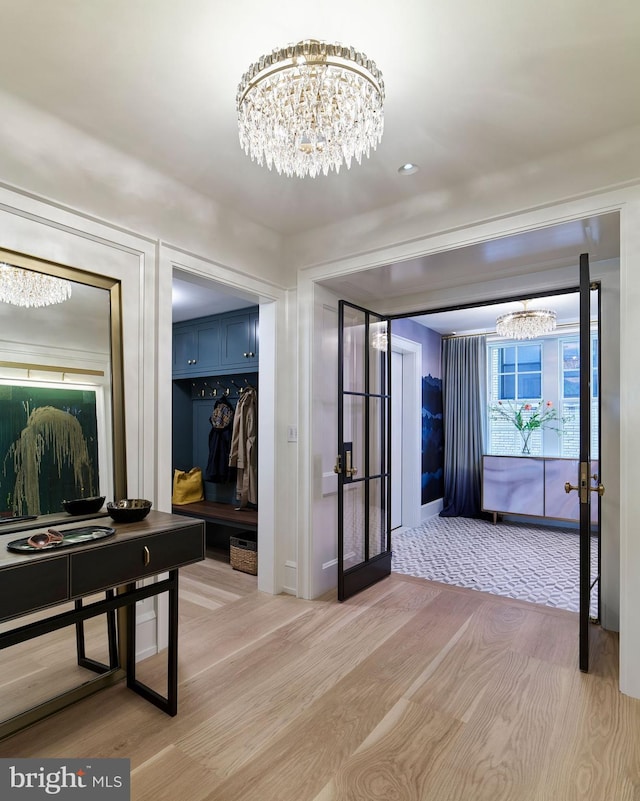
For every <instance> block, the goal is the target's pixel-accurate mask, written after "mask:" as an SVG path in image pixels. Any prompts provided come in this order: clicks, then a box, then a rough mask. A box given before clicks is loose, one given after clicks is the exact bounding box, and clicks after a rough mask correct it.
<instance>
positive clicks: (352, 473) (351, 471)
mask: <svg viewBox="0 0 640 801" xmlns="http://www.w3.org/2000/svg"><path fill="white" fill-rule="evenodd" d="M344 458H345V461H346V463H347V464H346V467H345V469H344V473H345V475H346V476H349V478H352V477H353V476H355V474H356V473H357V472H358V470H357V468H355V467H352V466H351V451H345V454H344Z"/></svg>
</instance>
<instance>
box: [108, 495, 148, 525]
mask: <svg viewBox="0 0 640 801" xmlns="http://www.w3.org/2000/svg"><path fill="white" fill-rule="evenodd" d="M150 511H151V501H145V499H144V498H123V499H122V500H121V501H113V503H112V502H111V501H110V502H109V503H108V504H107V512H109V515H110V516H111V518H112V519H113V520H115V521H116V523H135V522H136V521H138V520H142V518H143V517H146V516H147V515H148V514H149V512H150Z"/></svg>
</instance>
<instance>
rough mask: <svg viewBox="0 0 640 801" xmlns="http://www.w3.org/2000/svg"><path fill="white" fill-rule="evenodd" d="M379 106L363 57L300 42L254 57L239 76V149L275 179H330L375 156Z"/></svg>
mask: <svg viewBox="0 0 640 801" xmlns="http://www.w3.org/2000/svg"><path fill="white" fill-rule="evenodd" d="M383 103H384V82H383V80H382V73H381V72H380V70H379V69H378V68H377V66H376V65H375V63H374V62H373V61H371V59H369V58H367V56H366V55H365V54H364V53H361V52H358V51H356V50H355V49H354V48H353V47H346V46H345V45H341V44H338V43H329V42H320V41H318V40H317V39H305V40H304V41H302V42H298V43H297V44H295V45H288V46H287V47H283V48H276V49H275V50H273V52H271V53H270V54H268V55H264V56H262V57H261V58H260V59H259V60H258V61H257V62H255V63H254V64H252V65H251V66H250V67H249V69H248V70H247V72H246V73H245V74H244V75H243V76H242V80H241V81H240V84H239V86H238V94H237V97H236V107H237V112H238V129H239V135H240V145H241V146H242V148H243V149H244V151H245V153H247V155H249V156H250V157H251V159H252V160H253V161H256V162H257V163H258V164H260V165H262V164H266V165H267V167H268V168H269V169H272V168H274V167H275V169H276V171H277V172H278V173H280V174H283V175H287V176H294V175H295V176H298V177H299V178H304V177H305V176H307V175H309V176H311V177H312V178H315V177H316V176H317V175H319V174H320V173H323V174H324V175H328V174H329V171H330V170H335V171H336V173H337V172H339V170H340V167H341V165H342V164H346V167H347V169H348V168H349V167H350V166H351V162H352V160H353V159H354V158H355V160H356V161H357V162H358V164H360V163H361V161H362V157H363V156H366V157H367V158H368V157H369V156H370V153H371V150H375V149H376V147H377V145H378V143H379V142H380V140H381V139H382V132H383V128H384V114H383Z"/></svg>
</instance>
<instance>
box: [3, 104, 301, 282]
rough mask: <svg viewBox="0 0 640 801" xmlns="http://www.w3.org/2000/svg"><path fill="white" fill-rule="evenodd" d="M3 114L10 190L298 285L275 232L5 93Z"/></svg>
mask: <svg viewBox="0 0 640 801" xmlns="http://www.w3.org/2000/svg"><path fill="white" fill-rule="evenodd" d="M0 108H2V116H3V124H2V125H0V179H1V181H2V182H3V183H4V185H5V186H11V187H17V188H19V189H22V190H24V191H26V192H31V193H34V194H35V195H37V196H38V197H44V198H51V199H52V202H53V203H54V204H55V205H62V204H64V205H66V206H68V207H69V208H70V209H77V210H80V211H81V212H82V214H83V215H85V216H91V217H93V218H96V219H100V220H107V221H109V223H110V224H112V225H119V226H123V227H124V228H126V229H127V231H135V232H137V233H139V234H140V235H142V236H145V237H148V238H151V239H154V240H155V239H163V240H165V241H167V242H172V243H174V244H175V245H177V246H179V247H181V248H182V249H184V250H186V251H191V252H193V253H196V254H199V255H201V256H205V257H209V258H215V259H216V260H217V261H218V262H219V263H221V264H226V265H230V266H232V267H233V268H235V269H236V270H239V271H249V272H251V273H254V274H259V275H261V276H262V277H264V278H265V279H267V280H272V281H275V282H276V283H280V284H283V283H288V284H291V280H290V279H287V280H285V277H286V276H285V270H284V267H283V259H282V239H281V237H280V236H279V235H278V234H276V233H275V232H274V231H271V230H269V229H268V228H265V227H264V226H261V225H258V224H256V223H253V222H250V221H248V220H245V219H243V218H242V217H240V216H239V215H238V214H235V213H233V212H231V211H230V210H229V209H227V208H225V207H223V206H221V205H219V204H217V203H214V202H213V201H211V200H210V199H208V198H206V197H205V196H203V195H201V194H199V193H197V192H195V191H194V190H192V189H189V188H188V187H186V186H184V185H182V184H180V183H178V182H177V181H175V180H173V179H171V178H168V177H167V176H165V175H163V174H162V173H160V172H157V171H156V170H153V169H151V168H150V167H147V166H146V165H144V164H142V163H141V162H140V161H137V160H136V159H134V158H132V157H131V156H128V155H126V154H124V153H122V152H121V151H119V150H116V149H115V148H113V147H110V146H109V145H107V144H105V143H104V142H101V141H99V140H97V139H95V138H93V137H91V136H89V135H88V134H86V133H84V132H83V131H80V130H79V129H77V128H74V127H72V126H71V125H68V124H66V123H64V122H62V121H61V120H59V119H57V118H56V117H52V116H51V115H49V114H47V113H46V112H43V111H40V110H39V109H36V108H35V107H33V106H31V105H29V104H28V103H26V102H24V101H22V100H19V99H18V98H16V97H14V96H13V95H10V94H7V93H4V92H1V91H0ZM25 252H27V253H28V252H29V251H28V250H27V251H25Z"/></svg>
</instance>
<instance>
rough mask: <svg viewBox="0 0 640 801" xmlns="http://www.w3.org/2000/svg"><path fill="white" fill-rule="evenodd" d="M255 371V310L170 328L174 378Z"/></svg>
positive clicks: (254, 308) (244, 310)
mask: <svg viewBox="0 0 640 801" xmlns="http://www.w3.org/2000/svg"><path fill="white" fill-rule="evenodd" d="M235 371H242V372H243V373H251V372H257V371H258V308H257V307H256V306H252V307H250V308H248V309H242V310H240V311H234V312H227V313H225V314H217V315H212V316H211V317H199V318H198V319H197V320H188V321H185V322H182V323H175V325H174V326H173V377H174V378H190V377H197V376H207V375H227V374H229V373H230V372H235Z"/></svg>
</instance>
